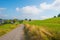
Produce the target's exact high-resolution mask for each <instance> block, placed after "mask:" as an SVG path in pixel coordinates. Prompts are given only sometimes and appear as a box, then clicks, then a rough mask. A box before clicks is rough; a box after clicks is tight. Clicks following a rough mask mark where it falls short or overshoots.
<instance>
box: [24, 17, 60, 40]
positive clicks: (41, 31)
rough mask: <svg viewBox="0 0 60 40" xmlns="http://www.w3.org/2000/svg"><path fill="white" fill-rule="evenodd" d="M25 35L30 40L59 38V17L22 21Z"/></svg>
mask: <svg viewBox="0 0 60 40" xmlns="http://www.w3.org/2000/svg"><path fill="white" fill-rule="evenodd" d="M24 24H25V28H24V30H25V36H26V39H27V40H28V38H29V39H30V40H60V17H57V18H49V19H45V20H32V21H24Z"/></svg>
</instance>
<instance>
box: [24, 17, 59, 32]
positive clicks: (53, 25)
mask: <svg viewBox="0 0 60 40" xmlns="http://www.w3.org/2000/svg"><path fill="white" fill-rule="evenodd" d="M24 23H25V24H30V25H37V26H43V27H47V28H48V29H50V30H52V31H60V17H59V18H50V19H46V20H32V21H25V22H24Z"/></svg>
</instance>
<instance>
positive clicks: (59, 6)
mask: <svg viewBox="0 0 60 40" xmlns="http://www.w3.org/2000/svg"><path fill="white" fill-rule="evenodd" d="M40 8H41V9H42V10H47V9H48V10H57V11H60V0H55V1H54V2H53V3H51V4H47V3H46V2H44V3H41V4H40Z"/></svg>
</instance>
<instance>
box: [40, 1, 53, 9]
mask: <svg viewBox="0 0 60 40" xmlns="http://www.w3.org/2000/svg"><path fill="white" fill-rule="evenodd" d="M51 6H52V5H51V4H47V3H46V2H44V3H41V4H40V8H41V9H42V10H47V9H50V8H51Z"/></svg>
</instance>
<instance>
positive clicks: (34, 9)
mask: <svg viewBox="0 0 60 40" xmlns="http://www.w3.org/2000/svg"><path fill="white" fill-rule="evenodd" d="M16 10H18V11H20V12H22V13H27V14H38V13H40V12H41V11H42V10H40V9H39V8H37V7H36V6H25V7H23V8H20V9H19V8H16Z"/></svg>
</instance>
